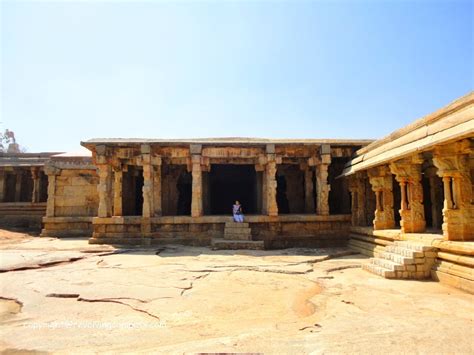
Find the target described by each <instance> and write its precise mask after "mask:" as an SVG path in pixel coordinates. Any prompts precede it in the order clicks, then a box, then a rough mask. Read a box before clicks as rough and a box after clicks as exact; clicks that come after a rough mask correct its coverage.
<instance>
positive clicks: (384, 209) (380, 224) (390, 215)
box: [368, 166, 395, 230]
mask: <svg viewBox="0 0 474 355" xmlns="http://www.w3.org/2000/svg"><path fill="white" fill-rule="evenodd" d="M368 175H369V181H370V185H371V186H372V191H374V192H375V197H376V200H375V201H376V207H375V218H374V221H373V225H374V230H378V229H390V228H394V227H395V216H394V211H393V191H392V190H393V186H392V174H391V173H390V170H389V168H388V167H387V166H379V167H376V168H372V169H370V170H369V171H368Z"/></svg>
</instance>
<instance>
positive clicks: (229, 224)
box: [225, 222, 250, 229]
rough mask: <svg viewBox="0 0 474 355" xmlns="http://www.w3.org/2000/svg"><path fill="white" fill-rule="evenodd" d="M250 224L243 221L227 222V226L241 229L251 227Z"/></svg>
mask: <svg viewBox="0 0 474 355" xmlns="http://www.w3.org/2000/svg"><path fill="white" fill-rule="evenodd" d="M249 227H250V225H249V224H248V223H246V222H242V223H237V222H225V228H226V229H227V228H235V229H240V228H249Z"/></svg>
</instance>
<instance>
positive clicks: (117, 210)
mask: <svg viewBox="0 0 474 355" xmlns="http://www.w3.org/2000/svg"><path fill="white" fill-rule="evenodd" d="M122 183H123V171H122V167H117V168H115V169H114V216H122V215H123V205H122V189H123V184H122Z"/></svg>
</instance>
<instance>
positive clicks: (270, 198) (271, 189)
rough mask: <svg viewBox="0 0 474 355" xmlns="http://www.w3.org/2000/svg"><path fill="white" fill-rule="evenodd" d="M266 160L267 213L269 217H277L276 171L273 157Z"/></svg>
mask: <svg viewBox="0 0 474 355" xmlns="http://www.w3.org/2000/svg"><path fill="white" fill-rule="evenodd" d="M269 155H270V154H269ZM267 157H268V155H267ZM268 159H269V161H268V162H267V166H266V172H267V173H266V178H267V184H266V187H267V194H266V195H267V211H268V215H269V216H278V204H277V199H276V189H277V181H276V178H275V175H276V170H277V167H276V161H275V159H274V157H269V158H268Z"/></svg>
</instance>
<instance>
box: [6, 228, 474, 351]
mask: <svg viewBox="0 0 474 355" xmlns="http://www.w3.org/2000/svg"><path fill="white" fill-rule="evenodd" d="M0 248H1V249H2V250H1V258H0V272H1V273H0V322H1V328H0V348H1V349H2V350H6V351H7V352H8V351H12V352H15V351H20V352H27V351H35V352H45V353H47V352H53V353H71V352H104V351H106V352H114V353H115V352H132V351H133V352H140V351H141V352H151V351H153V352H162V353H194V352H265V353H314V354H320V353H382V352H383V353H474V322H473V315H474V302H473V301H474V300H473V296H472V295H469V294H467V293H463V292H461V291H459V290H457V289H453V288H450V287H448V286H444V285H441V284H439V283H436V282H426V281H425V282H422V281H402V280H396V281H395V280H385V279H383V278H380V277H378V276H375V275H372V274H369V273H367V272H365V271H362V270H361V269H360V265H361V263H364V262H367V259H366V258H364V257H362V256H361V255H358V254H353V253H351V252H350V251H349V250H348V249H343V248H342V249H341V248H340V249H302V248H298V249H286V250H270V251H244V250H241V251H212V250H210V249H208V248H196V247H184V246H177V245H169V246H166V247H160V248H151V249H115V248H113V247H111V246H100V245H88V244H87V240H85V239H83V240H77V239H62V240H56V239H51V238H36V237H32V236H29V235H26V234H22V233H16V232H8V231H4V230H0Z"/></svg>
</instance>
